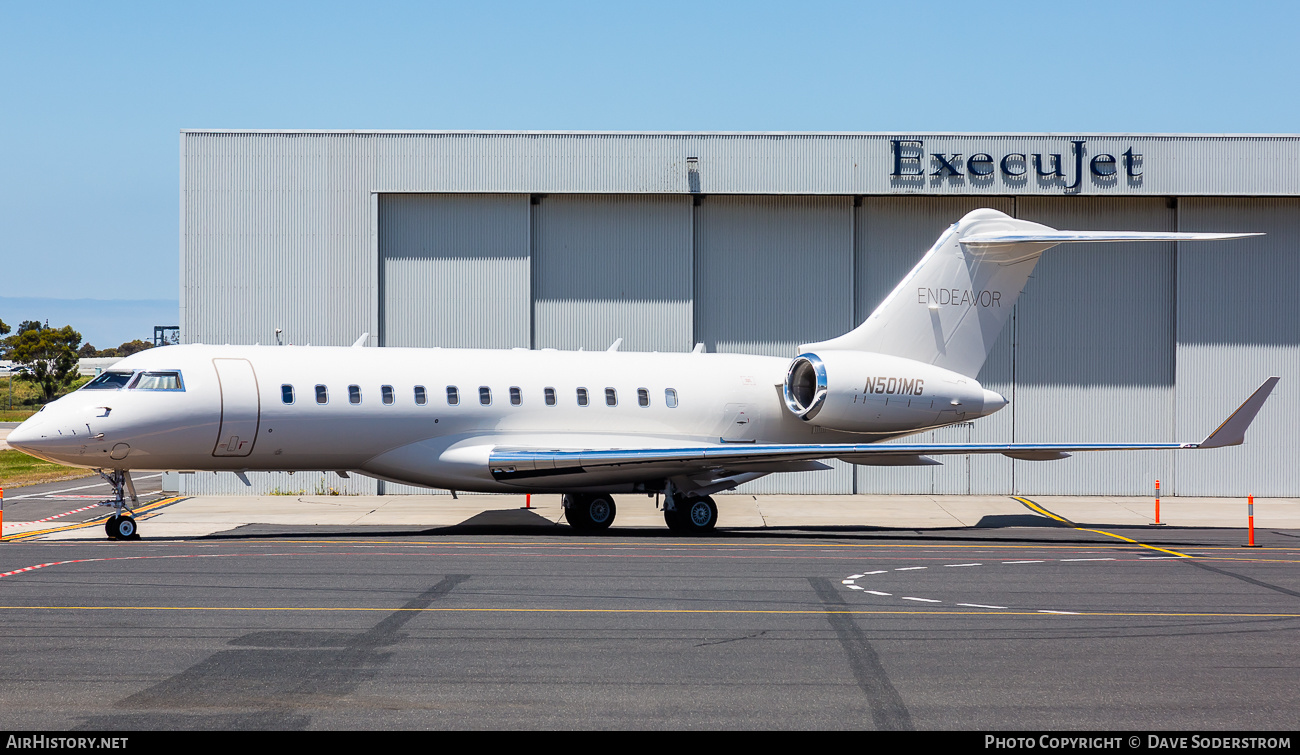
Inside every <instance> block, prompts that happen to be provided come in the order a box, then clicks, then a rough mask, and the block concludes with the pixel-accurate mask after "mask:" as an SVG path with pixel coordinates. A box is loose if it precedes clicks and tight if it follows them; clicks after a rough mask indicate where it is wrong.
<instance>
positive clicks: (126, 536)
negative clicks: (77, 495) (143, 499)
mask: <svg viewBox="0 0 1300 755" xmlns="http://www.w3.org/2000/svg"><path fill="white" fill-rule="evenodd" d="M95 471H96V472H98V473H99V476H100V477H103V478H104V479H105V480H107V481H108V484H109V485H111V486H113V498H112V499H111V500H107V501H100V503H99V505H100V506H112V507H113V515H112V516H110V517H109V518H108V520H107V521H105V522H104V532H105V533H106V534H107V535H108V537H109V539H110V540H139V539H140V531H139V529H138V528H137V527H136V524H135V518H134V517H133V516H131V515H132V514H133V513H134V511H133V509H132V505H133V504H139V503H140V499H139V497H138V496H136V494H135V483H133V482H131V473H130V472H129V471H127V470H125V469H114V470H113V471H112V472H110V473H108V474H104V470H102V469H96V470H95ZM128 494H129V495H130V497H131V503H127V502H126V497H127V495H128ZM123 510H125V511H126V512H127V513H126V514H125V515H123V513H122V511H123Z"/></svg>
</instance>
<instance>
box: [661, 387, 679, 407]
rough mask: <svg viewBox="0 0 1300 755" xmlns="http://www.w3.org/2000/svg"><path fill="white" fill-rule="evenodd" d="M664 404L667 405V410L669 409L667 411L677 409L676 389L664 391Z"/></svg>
mask: <svg viewBox="0 0 1300 755" xmlns="http://www.w3.org/2000/svg"><path fill="white" fill-rule="evenodd" d="M664 403H665V404H667V405H668V408H669V409H676V408H677V389H676V388H669V389H668V390H666V391H664Z"/></svg>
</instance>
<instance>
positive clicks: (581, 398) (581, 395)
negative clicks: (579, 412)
mask: <svg viewBox="0 0 1300 755" xmlns="http://www.w3.org/2000/svg"><path fill="white" fill-rule="evenodd" d="M586 405H587V389H586V388H579V389H578V406H586Z"/></svg>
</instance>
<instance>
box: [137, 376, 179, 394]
mask: <svg viewBox="0 0 1300 755" xmlns="http://www.w3.org/2000/svg"><path fill="white" fill-rule="evenodd" d="M131 387H132V388H134V389H135V390H137V391H183V390H185V385H184V384H183V383H181V374H180V373H179V372H170V371H169V372H144V373H141V374H140V377H138V378H136V379H135V382H134V383H132V384H131Z"/></svg>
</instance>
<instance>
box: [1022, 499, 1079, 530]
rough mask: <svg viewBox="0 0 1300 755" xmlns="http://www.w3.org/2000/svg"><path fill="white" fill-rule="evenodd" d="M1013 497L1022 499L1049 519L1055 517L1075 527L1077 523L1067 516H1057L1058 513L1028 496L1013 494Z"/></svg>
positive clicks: (1025, 503)
mask: <svg viewBox="0 0 1300 755" xmlns="http://www.w3.org/2000/svg"><path fill="white" fill-rule="evenodd" d="M1011 497H1012V498H1014V499H1015V500H1017V501H1020V502H1021V503H1023V504H1024V505H1026V506H1028V507H1029V508H1031V509H1033V510H1034V511H1037V512H1038V513H1040V514H1042V515H1043V516H1045V517H1047V518H1049V519H1055V520H1056V521H1058V522H1064V523H1066V524H1068V525H1070V526H1071V527H1074V526H1075V525H1074V522H1071V521H1070V520H1069V519H1066V518H1065V517H1060V516H1057V515H1056V514H1053V513H1052V512H1050V511H1048V510H1047V509H1045V508H1043V507H1042V506H1039V505H1038V504H1036V503H1034V502H1033V501H1031V500H1029V499H1028V498H1021V497H1020V496H1018V495H1013V496H1011ZM1076 529H1077V528H1076Z"/></svg>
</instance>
